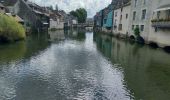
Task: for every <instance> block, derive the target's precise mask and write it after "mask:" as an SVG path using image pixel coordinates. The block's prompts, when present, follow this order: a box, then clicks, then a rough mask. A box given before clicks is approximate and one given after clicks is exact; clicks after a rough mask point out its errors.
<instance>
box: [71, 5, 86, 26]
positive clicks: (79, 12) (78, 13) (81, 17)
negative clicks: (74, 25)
mask: <svg viewBox="0 0 170 100" xmlns="http://www.w3.org/2000/svg"><path fill="white" fill-rule="evenodd" d="M70 14H71V15H73V16H74V17H77V19H78V22H79V23H85V22H86V18H87V11H86V10H85V9H84V8H79V9H76V10H75V11H71V12H70Z"/></svg>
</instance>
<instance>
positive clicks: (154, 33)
mask: <svg viewBox="0 0 170 100" xmlns="http://www.w3.org/2000/svg"><path fill="white" fill-rule="evenodd" d="M153 1H154V2H153V3H152V6H151V7H152V10H153V12H151V14H152V18H151V21H150V23H151V26H150V34H149V42H150V43H152V42H154V43H157V45H158V46H160V47H170V0H153Z"/></svg>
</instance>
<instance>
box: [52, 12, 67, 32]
mask: <svg viewBox="0 0 170 100" xmlns="http://www.w3.org/2000/svg"><path fill="white" fill-rule="evenodd" d="M50 29H64V20H63V18H62V15H61V14H59V13H58V14H56V13H52V14H50Z"/></svg>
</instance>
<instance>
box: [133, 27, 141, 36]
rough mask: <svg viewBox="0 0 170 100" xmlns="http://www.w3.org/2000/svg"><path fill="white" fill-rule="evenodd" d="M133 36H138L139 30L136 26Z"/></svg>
mask: <svg viewBox="0 0 170 100" xmlns="http://www.w3.org/2000/svg"><path fill="white" fill-rule="evenodd" d="M134 34H135V35H136V36H137V37H138V36H140V29H139V27H138V26H137V27H136V28H135V29H134Z"/></svg>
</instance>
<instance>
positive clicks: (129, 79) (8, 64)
mask: <svg viewBox="0 0 170 100" xmlns="http://www.w3.org/2000/svg"><path fill="white" fill-rule="evenodd" d="M169 99H170V54H168V53H166V52H164V51H163V50H161V49H153V48H150V47H149V46H146V45H139V44H136V43H131V42H128V41H124V40H119V39H116V38H114V37H109V36H106V35H101V34H96V33H92V32H85V31H82V30H81V31H80V30H79V31H65V32H64V31H62V30H60V31H56V32H49V34H45V33H41V34H36V35H32V36H29V37H27V39H26V41H21V42H17V43H14V44H4V45H0V100H169Z"/></svg>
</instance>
